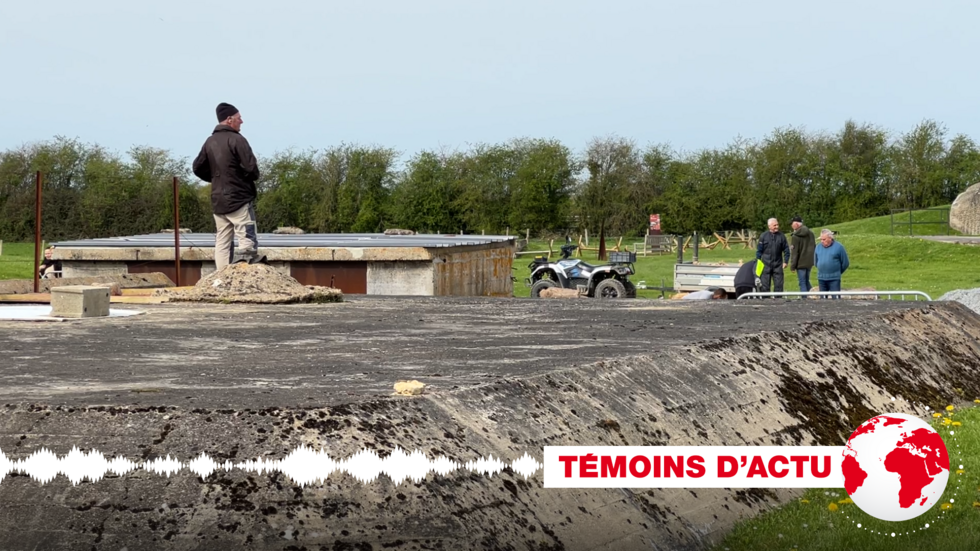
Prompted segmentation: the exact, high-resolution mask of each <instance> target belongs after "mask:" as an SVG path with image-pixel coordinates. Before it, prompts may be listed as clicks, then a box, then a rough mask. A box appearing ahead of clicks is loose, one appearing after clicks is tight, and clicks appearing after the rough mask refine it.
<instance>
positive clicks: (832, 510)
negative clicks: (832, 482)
mask: <svg viewBox="0 0 980 551" xmlns="http://www.w3.org/2000/svg"><path fill="white" fill-rule="evenodd" d="M827 508H828V509H830V512H831V513H833V512H834V511H836V510H837V504H836V503H831V504H830V505H828V506H827Z"/></svg>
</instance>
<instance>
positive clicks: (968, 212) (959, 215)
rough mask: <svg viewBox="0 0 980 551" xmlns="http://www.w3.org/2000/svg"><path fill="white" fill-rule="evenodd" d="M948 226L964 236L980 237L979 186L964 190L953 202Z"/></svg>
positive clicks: (975, 185)
mask: <svg viewBox="0 0 980 551" xmlns="http://www.w3.org/2000/svg"><path fill="white" fill-rule="evenodd" d="M949 226H950V227H951V228H953V229H954V230H956V231H958V232H960V233H962V234H964V235H980V184H973V185H972V186H970V187H968V188H966V191H964V192H963V193H961V194H959V195H958V196H957V197H956V200H955V201H953V205H952V206H951V207H950V208H949Z"/></svg>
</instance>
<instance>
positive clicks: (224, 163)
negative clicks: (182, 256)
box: [193, 103, 260, 270]
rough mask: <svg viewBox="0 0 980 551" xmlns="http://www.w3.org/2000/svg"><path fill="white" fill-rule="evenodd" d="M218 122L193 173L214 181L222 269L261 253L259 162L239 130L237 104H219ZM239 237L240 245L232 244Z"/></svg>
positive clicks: (216, 257)
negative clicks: (257, 209) (257, 216)
mask: <svg viewBox="0 0 980 551" xmlns="http://www.w3.org/2000/svg"><path fill="white" fill-rule="evenodd" d="M215 112H216V113H217V116H218V125H217V126H215V127H214V131H213V132H212V133H211V136H210V137H208V139H207V140H206V141H205V142H204V145H203V146H202V147H201V152H200V153H199V154H198V155H197V158H196V159H194V164H193V170H194V174H195V175H196V176H197V177H198V178H200V179H201V180H204V181H205V182H210V183H211V209H212V212H213V213H214V222H215V226H216V228H217V232H216V233H215V237H214V265H215V269H216V270H221V269H222V268H224V267H225V266H227V265H228V264H230V263H232V262H236V261H246V262H249V263H252V262H255V261H257V260H260V259H259V257H258V247H259V242H258V234H257V232H256V228H255V226H256V224H255V199H256V198H257V197H258V191H257V189H256V187H255V182H256V180H258V179H259V165H258V161H257V160H256V159H255V155H253V154H252V147H251V146H250V145H249V143H248V140H246V139H245V137H244V136H242V135H241V134H240V133H239V131H240V130H241V128H242V122H243V121H242V115H241V113H239V111H238V109H236V108H235V106H233V105H231V104H228V103H221V104H218V107H217V109H215ZM235 236H237V237H238V249H237V250H236V249H234V248H233V243H234V238H235Z"/></svg>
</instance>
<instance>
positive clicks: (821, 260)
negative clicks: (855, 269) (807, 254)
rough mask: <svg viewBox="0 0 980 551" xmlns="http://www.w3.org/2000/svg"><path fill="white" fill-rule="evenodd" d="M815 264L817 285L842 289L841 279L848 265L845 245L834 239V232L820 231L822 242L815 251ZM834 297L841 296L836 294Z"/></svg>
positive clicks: (835, 289)
mask: <svg viewBox="0 0 980 551" xmlns="http://www.w3.org/2000/svg"><path fill="white" fill-rule="evenodd" d="M813 256H814V259H813V261H814V264H816V266H817V285H819V287H820V290H821V291H831V292H833V291H840V280H841V276H842V275H844V272H846V271H847V268H848V266H850V265H851V262H850V260H848V258H847V251H845V250H844V246H843V245H841V244H840V243H838V242H837V241H836V240H835V239H834V232H832V231H830V230H827V229H824V230H821V231H820V244H819V245H817V247H816V249H815V251H814V254H813ZM833 298H840V295H834V297H833Z"/></svg>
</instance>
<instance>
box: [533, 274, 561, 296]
mask: <svg viewBox="0 0 980 551" xmlns="http://www.w3.org/2000/svg"><path fill="white" fill-rule="evenodd" d="M557 286H558V284H557V283H555V282H554V281H551V280H550V279H539V280H537V281H535V282H534V285H531V298H541V291H544V290H545V289H550V288H552V287H557Z"/></svg>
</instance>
